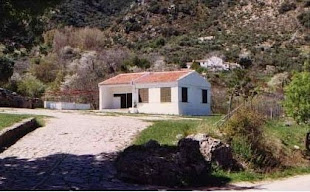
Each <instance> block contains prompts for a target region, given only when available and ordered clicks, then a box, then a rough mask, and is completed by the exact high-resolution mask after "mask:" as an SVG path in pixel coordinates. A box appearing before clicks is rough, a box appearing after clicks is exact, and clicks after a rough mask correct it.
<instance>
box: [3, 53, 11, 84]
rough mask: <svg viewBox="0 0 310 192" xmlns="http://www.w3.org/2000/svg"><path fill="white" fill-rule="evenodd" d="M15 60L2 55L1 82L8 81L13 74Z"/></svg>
mask: <svg viewBox="0 0 310 192" xmlns="http://www.w3.org/2000/svg"><path fill="white" fill-rule="evenodd" d="M13 71H14V62H13V61H12V60H11V59H8V58H7V57H0V83H1V82H7V81H8V79H9V78H10V77H11V76H12V75H13Z"/></svg>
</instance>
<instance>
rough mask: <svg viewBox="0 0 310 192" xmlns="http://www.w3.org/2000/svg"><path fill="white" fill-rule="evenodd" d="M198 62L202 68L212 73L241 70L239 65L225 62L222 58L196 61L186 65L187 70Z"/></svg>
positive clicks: (213, 57)
mask: <svg viewBox="0 0 310 192" xmlns="http://www.w3.org/2000/svg"><path fill="white" fill-rule="evenodd" d="M194 62H197V63H198V64H199V65H200V66H201V67H204V68H206V69H208V70H210V71H228V70H231V69H235V68H240V65H239V64H237V63H229V62H225V61H224V60H223V59H222V58H220V57H216V56H212V57H210V58H209V59H205V60H195V61H193V62H189V63H187V64H186V66H187V68H189V69H190V68H191V66H192V64H193V63H194Z"/></svg>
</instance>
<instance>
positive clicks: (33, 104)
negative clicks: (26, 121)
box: [0, 88, 43, 109]
mask: <svg viewBox="0 0 310 192" xmlns="http://www.w3.org/2000/svg"><path fill="white" fill-rule="evenodd" d="M0 107H16V108H30V109H32V108H43V101H42V100H41V99H38V98H34V99H32V98H27V97H23V96H20V95H18V94H16V93H15V92H12V91H9V90H6V89H3V88H0Z"/></svg>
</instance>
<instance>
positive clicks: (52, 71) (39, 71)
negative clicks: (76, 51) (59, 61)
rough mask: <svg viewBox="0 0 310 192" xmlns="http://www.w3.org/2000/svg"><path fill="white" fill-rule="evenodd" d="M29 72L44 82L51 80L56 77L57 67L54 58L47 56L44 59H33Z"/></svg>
mask: <svg viewBox="0 0 310 192" xmlns="http://www.w3.org/2000/svg"><path fill="white" fill-rule="evenodd" d="M33 62H34V63H33V64H32V65H31V68H30V72H31V74H32V75H34V76H35V77H36V78H38V79H39V80H40V81H42V82H44V83H50V82H53V81H54V80H55V79H56V76H57V71H58V70H59V67H58V66H57V65H56V64H55V63H56V58H54V57H52V56H49V57H47V58H45V59H39V60H34V61H33Z"/></svg>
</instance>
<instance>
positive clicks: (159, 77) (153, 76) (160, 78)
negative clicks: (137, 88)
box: [100, 70, 193, 85]
mask: <svg viewBox="0 0 310 192" xmlns="http://www.w3.org/2000/svg"><path fill="white" fill-rule="evenodd" d="M191 72H193V71H191V70H184V71H167V72H143V73H125V74H120V75H117V76H115V77H112V78H110V79H107V80H105V81H103V82H102V83H100V85H116V84H130V83H131V82H135V83H164V82H175V81H177V80H178V79H180V78H181V77H183V76H186V75H188V74H189V73H191Z"/></svg>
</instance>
